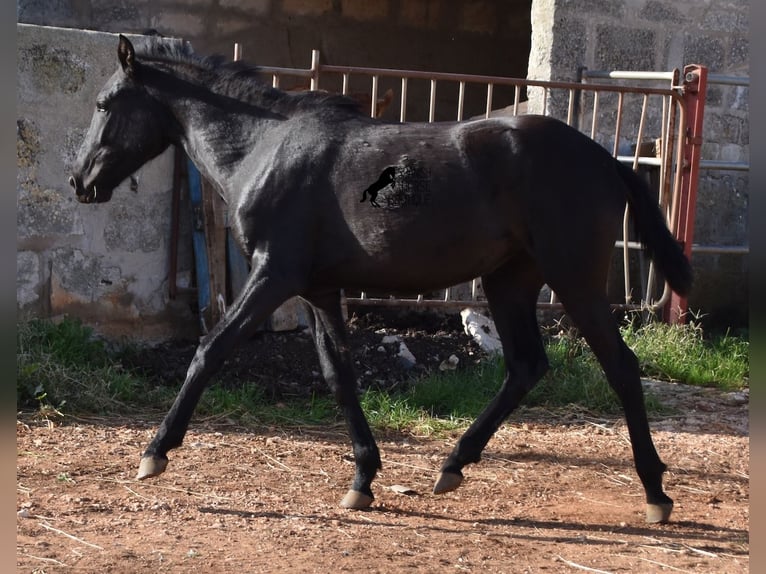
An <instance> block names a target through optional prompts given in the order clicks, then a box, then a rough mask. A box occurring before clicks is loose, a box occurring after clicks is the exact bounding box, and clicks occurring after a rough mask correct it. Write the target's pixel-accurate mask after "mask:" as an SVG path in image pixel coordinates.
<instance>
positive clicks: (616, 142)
mask: <svg viewBox="0 0 766 574" xmlns="http://www.w3.org/2000/svg"><path fill="white" fill-rule="evenodd" d="M624 96H625V94H623V93H622V92H618V93H617V122H616V125H615V126H614V145H613V146H612V155H613V156H614V157H617V155H618V154H619V152H620V133H621V132H622V109H623V103H624V102H625V98H624Z"/></svg>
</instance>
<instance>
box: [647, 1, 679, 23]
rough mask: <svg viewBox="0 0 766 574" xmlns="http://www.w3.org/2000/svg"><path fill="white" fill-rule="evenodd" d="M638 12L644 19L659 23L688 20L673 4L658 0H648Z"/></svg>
mask: <svg viewBox="0 0 766 574" xmlns="http://www.w3.org/2000/svg"><path fill="white" fill-rule="evenodd" d="M639 14H640V16H641V18H643V19H645V20H648V21H650V22H658V23H661V24H666V23H673V24H683V23H685V22H688V20H689V18H688V17H687V16H685V15H684V14H683V13H681V11H680V10H679V9H678V8H677V7H676V6H675V5H673V4H668V3H667V2H661V1H659V0H649V2H647V3H646V4H644V6H643V8H641V10H640V12H639Z"/></svg>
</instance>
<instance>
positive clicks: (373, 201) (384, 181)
mask: <svg viewBox="0 0 766 574" xmlns="http://www.w3.org/2000/svg"><path fill="white" fill-rule="evenodd" d="M395 183H396V167H394V166H393V165H390V166H388V167H387V168H386V169H384V170H383V173H381V174H380V177H379V178H378V179H377V181H375V183H373V184H372V185H370V186H369V187H368V188H367V189H365V190H364V191H363V192H362V201H360V202H359V203H364V201H365V200H366V199H367V194H368V193H369V194H370V205H372V206H373V207H380V204H379V203H378V202H377V199H378V192H379V191H380V190H381V189H383V188H384V187H386V186H387V185H390V186H391V187H394V184H395Z"/></svg>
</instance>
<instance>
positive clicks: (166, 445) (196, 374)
mask: <svg viewBox="0 0 766 574" xmlns="http://www.w3.org/2000/svg"><path fill="white" fill-rule="evenodd" d="M259 263H260V262H259V258H258V257H254V259H253V270H252V271H251V273H250V276H249V277H248V279H247V281H246V283H245V286H244V287H243V289H242V291H241V292H240V294H239V295H238V296H237V298H236V299H235V301H234V302H233V303H232V305H231V307H229V309H227V311H226V313H225V314H224V316H223V318H222V319H221V320H220V321H219V322H218V324H216V325H215V327H213V329H212V330H211V331H210V333H208V334H207V335H206V336H205V337H203V339H202V341H201V342H200V344H199V346H198V347H197V351H196V353H195V354H194V358H193V359H192V361H191V364H190V365H189V369H188V371H187V373H186V380H185V381H184V384H183V386H182V387H181V390H180V391H179V392H178V396H176V400H175V401H174V402H173V406H172V407H171V408H170V411H168V414H167V415H166V416H165V419H164V420H163V421H162V424H161V425H160V428H159V429H158V431H157V434H156V435H155V436H154V439H153V440H152V441H151V442H150V443H149V446H148V447H147V448H146V450H145V451H144V454H143V456H142V457H141V464H140V466H139V469H138V475H137V476H136V478H138V479H145V478H150V477H152V476H157V475H158V474H161V473H162V472H163V471H164V470H165V467H166V466H167V464H168V458H167V453H168V451H169V450H170V449H173V448H176V447H178V446H181V442H182V441H183V438H184V435H185V434H186V430H187V428H188V426H189V420H190V419H191V416H192V413H193V412H194V408H195V406H196V405H197V402H198V401H199V398H200V396H201V395H202V391H203V390H204V389H205V387H206V386H207V384H208V382H209V381H210V378H211V377H212V375H213V374H214V373H215V372H216V371H217V370H218V369H219V368H220V366H221V365H222V364H223V362H224V359H226V357H227V356H228V355H229V354H230V352H231V350H232V348H233V347H234V345H236V344H237V342H239V341H241V340H242V339H244V338H245V337H247V336H249V335H252V333H253V332H254V331H255V329H256V328H257V326H258V325H260V324H261V323H262V322H263V321H264V320H265V319H266V318H267V317H268V316H269V315H270V314H271V313H272V312H273V311H274V310H275V309H276V308H277V307H278V306H279V305H280V304H281V303H282V302H284V301H285V300H286V299H287V298H288V297H289V296H291V295H292V294H293V292H294V289H295V285H291V284H290V283H289V281H285V280H282V281H277V280H275V279H274V277H284V275H282V274H279V273H273V272H272V270H270V269H269V268H268V267H269V266H268V265H266V264H259Z"/></svg>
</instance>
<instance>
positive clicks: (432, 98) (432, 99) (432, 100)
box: [428, 80, 436, 122]
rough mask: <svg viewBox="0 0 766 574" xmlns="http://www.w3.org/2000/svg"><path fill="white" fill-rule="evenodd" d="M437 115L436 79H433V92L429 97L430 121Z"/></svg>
mask: <svg viewBox="0 0 766 574" xmlns="http://www.w3.org/2000/svg"><path fill="white" fill-rule="evenodd" d="M435 115H436V80H431V94H430V96H429V98H428V121H429V122H433V121H434V116H435Z"/></svg>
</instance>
